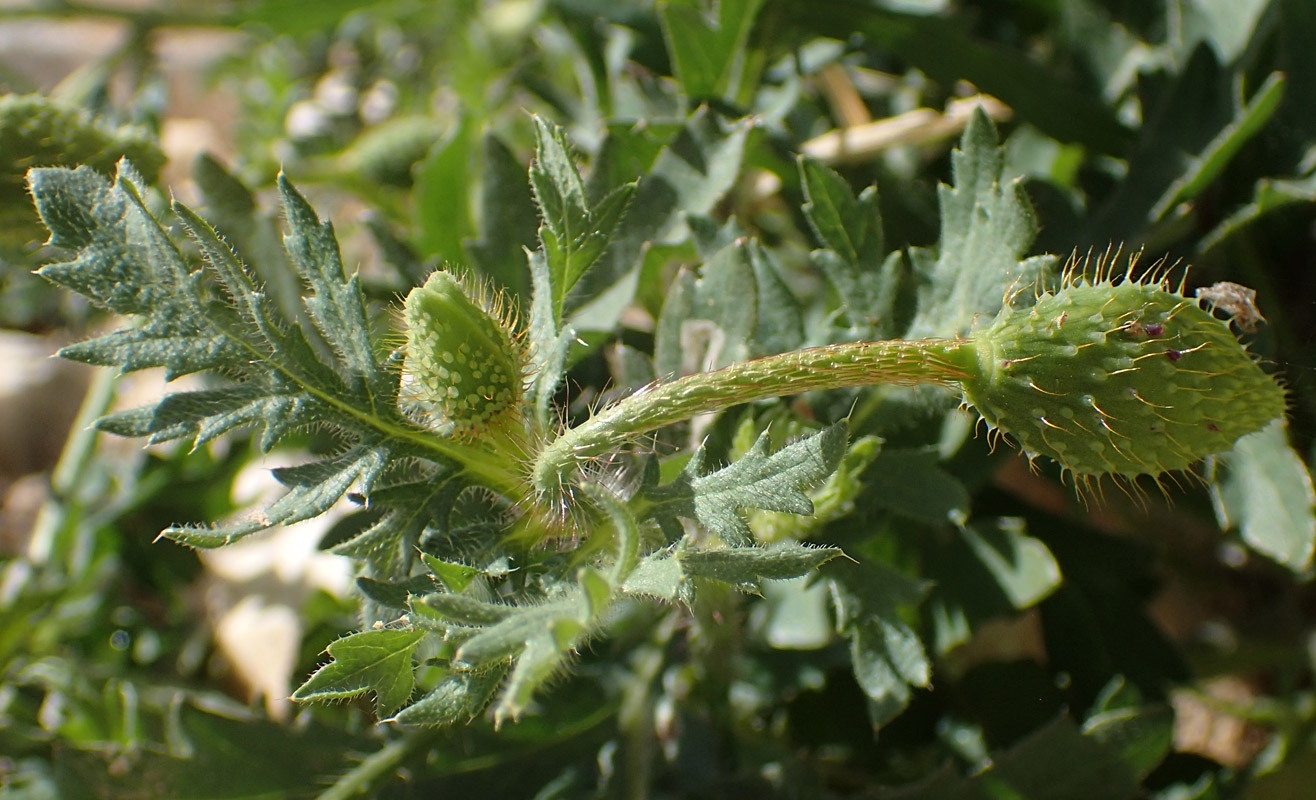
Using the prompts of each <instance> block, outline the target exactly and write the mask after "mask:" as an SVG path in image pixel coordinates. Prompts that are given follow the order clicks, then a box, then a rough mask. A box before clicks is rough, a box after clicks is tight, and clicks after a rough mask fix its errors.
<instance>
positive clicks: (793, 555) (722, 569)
mask: <svg viewBox="0 0 1316 800" xmlns="http://www.w3.org/2000/svg"><path fill="white" fill-rule="evenodd" d="M841 554H842V553H841V550H840V549H839V548H836V547H814V546H810V545H805V544H793V543H781V544H775V545H772V546H770V547H725V548H720V549H715V550H705V549H698V548H689V547H687V548H682V549H680V550H678V551H677V553H676V558H677V561H678V562H680V565H681V569H682V571H683V572H684V573H685V574H686V575H687V576H689V577H692V578H710V579H712V580H715V581H722V582H723V583H729V584H731V585H732V586H735V587H736V588H737V589H740V590H741V591H747V592H753V593H758V592H759V589H760V586H759V584H760V582H761V581H765V580H777V581H779V580H787V579H789V578H798V577H800V576H801V575H807V574H809V573H811V572H813V571H814V570H816V569H817V568H818V567H820V566H822V565H823V564H826V563H827V562H828V561H831V560H832V559H833V558H836V557H837V556H839V555H841Z"/></svg>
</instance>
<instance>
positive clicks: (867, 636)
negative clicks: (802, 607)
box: [828, 561, 932, 725]
mask: <svg viewBox="0 0 1316 800" xmlns="http://www.w3.org/2000/svg"><path fill="white" fill-rule="evenodd" d="M828 580H829V585H830V586H831V589H832V600H833V602H834V603H835V605H836V627H837V631H838V632H840V633H842V634H845V635H846V636H847V637H849V639H850V660H851V663H852V664H853V666H854V674H855V678H856V679H857V680H858V682H859V687H860V688H861V689H863V691H864V694H866V695H868V699H869V701H870V702H869V715H870V716H871V717H872V719H873V722H874V724H877V725H881V724H883V723H885V722H887V721H889V720H891V719H893V718H894V717H895V716H896V715H897V714H899V713H900V712H901V711H903V710H904V708H905V706H907V705H908V704H909V701H910V699H911V698H912V697H913V691H912V689H911V688H910V687H922V686H927V685H928V682H929V681H930V679H931V676H932V665H931V663H930V662H929V661H928V657H927V654H926V653H925V652H924V650H923V643H922V642H921V641H920V640H919V637H918V634H917V633H915V632H914V630H913V629H912V628H910V627H909V625H907V624H906V623H905V621H904V619H903V615H904V614H905V613H906V612H907V611H908V610H909V609H911V608H913V607H914V606H916V605H917V604H918V603H919V602H921V601H922V599H923V596H924V594H926V592H927V590H928V588H929V585H928V584H926V583H923V582H921V581H918V580H914V579H912V578H909V577H907V576H905V575H902V574H901V573H899V572H896V571H895V570H893V569H891V568H889V567H886V566H883V565H882V564H879V563H876V562H871V561H866V562H863V563H860V564H851V563H842V564H840V565H839V566H836V567H833V568H831V571H830V574H829V576H828Z"/></svg>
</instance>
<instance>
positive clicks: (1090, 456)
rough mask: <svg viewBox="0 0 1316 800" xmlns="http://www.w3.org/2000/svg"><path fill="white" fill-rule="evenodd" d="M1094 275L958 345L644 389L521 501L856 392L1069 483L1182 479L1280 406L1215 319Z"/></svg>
mask: <svg viewBox="0 0 1316 800" xmlns="http://www.w3.org/2000/svg"><path fill="white" fill-rule="evenodd" d="M1132 271H1133V264H1132V263H1130V265H1129V268H1128V272H1126V273H1125V274H1124V275H1122V276H1120V275H1116V274H1114V273H1113V271H1112V270H1111V269H1110V268H1109V267H1108V266H1106V265H1101V264H1098V267H1097V270H1096V276H1095V277H1094V278H1093V279H1092V280H1088V279H1086V278H1083V277H1081V272H1080V271H1079V270H1077V269H1071V270H1069V271H1067V272H1066V273H1065V275H1064V277H1063V280H1062V282H1061V286H1060V288H1059V289H1058V290H1056V291H1055V292H1053V293H1052V292H1045V293H1042V294H1040V295H1039V296H1037V297H1036V299H1035V301H1034V303H1033V304H1032V305H1028V306H1023V307H1013V306H1011V305H1008V304H1007V306H1006V307H1005V308H1004V309H1003V310H1002V311H1001V312H1000V314H999V315H998V316H997V317H996V318H995V319H994V320H993V321H992V322H991V323H990V324H987V325H984V326H980V327H979V328H977V329H976V330H974V331H972V332H971V333H970V334H969V335H968V336H967V337H965V338H963V339H923V340H917V341H904V340H891V341H882V342H854V343H848V344H839V345H831V346H827V347H818V348H811V349H807V350H798V351H794V352H789V353H783V354H781V355H776V356H770V357H767V358H760V359H757V360H754V361H748V362H745V363H741V364H734V365H732V366H729V367H726V368H723V369H720V370H716V371H713V372H706V373H700V374H696V375H690V376H687V377H684V378H680V379H678V380H673V381H667V382H660V383H657V384H654V385H651V386H648V387H646V388H644V389H642V390H640V391H638V392H636V393H635V394H633V395H631V396H630V397H627V398H626V399H624V400H622V401H620V402H618V403H616V404H615V405H612V406H610V407H608V408H605V409H603V410H601V411H600V412H598V413H597V414H595V415H594V416H593V417H591V418H590V419H589V420H587V421H585V422H584V423H582V424H580V425H578V426H576V427H574V428H572V429H570V430H567V431H565V432H564V433H563V434H562V435H561V436H559V437H558V438H557V439H555V440H553V441H552V442H551V443H549V444H548V445H547V446H546V447H545V448H544V449H543V450H542V451H541V452H540V453H539V455H538V457H537V459H536V460H535V462H534V466H533V475H532V480H533V483H534V489H535V490H536V491H537V492H538V493H540V494H553V493H559V492H561V491H562V490H563V487H564V486H565V485H567V484H569V483H570V482H571V481H572V480H574V476H575V474H576V473H577V471H578V470H579V469H580V467H581V466H582V465H583V464H584V463H586V462H588V461H589V460H590V459H593V458H597V457H599V456H601V455H604V454H606V453H609V452H612V451H614V450H616V449H618V448H620V447H622V446H624V445H625V444H626V443H627V442H629V441H632V440H633V439H634V438H635V437H637V436H639V435H640V434H643V433H645V432H647V431H651V430H654V429H656V428H659V427H662V426H664V425H668V424H671V423H674V422H678V421H681V420H684V419H688V418H690V417H692V416H694V415H696V414H700V413H705V412H710V411H716V410H719V409H722V408H726V407H729V406H731V405H735V404H738V403H745V402H750V401H753V400H757V399H761V398H765V397H774V396H779V395H787V394H796V393H799V392H803V391H809V390H813V389H836V388H842V387H848V386H862V385H868V384H901V385H911V384H937V385H943V386H951V387H958V388H959V389H960V390H961V391H962V398H963V402H964V403H965V405H967V406H969V407H971V408H973V409H974V410H976V411H977V412H978V414H979V415H981V417H982V419H983V420H985V421H986V423H987V424H988V426H989V428H990V429H991V430H992V431H993V432H997V434H998V435H999V434H1000V433H1004V434H1006V435H1008V436H1009V437H1010V438H1012V439H1014V440H1015V441H1016V442H1017V443H1018V445H1019V446H1020V447H1021V448H1022V449H1023V451H1024V453H1025V454H1026V455H1027V456H1028V457H1029V458H1034V457H1036V456H1038V455H1044V456H1047V457H1048V458H1051V459H1053V460H1055V461H1056V462H1057V463H1059V464H1060V466H1061V467H1062V468H1063V469H1064V470H1065V471H1066V472H1067V473H1069V474H1070V475H1072V476H1073V478H1074V480H1075V481H1076V483H1078V484H1081V485H1088V484H1089V483H1090V482H1091V480H1092V479H1093V478H1096V477H1099V476H1102V475H1116V476H1119V477H1121V478H1124V479H1129V480H1132V479H1135V478H1137V477H1138V476H1140V475H1149V476H1152V477H1153V478H1158V477H1159V476H1160V475H1162V474H1164V473H1167V472H1173V471H1179V470H1187V469H1190V468H1191V467H1192V465H1193V464H1194V463H1196V462H1198V461H1200V460H1202V459H1203V458H1205V457H1207V456H1210V455H1213V454H1216V453H1220V452H1223V451H1226V450H1228V449H1229V448H1230V447H1232V446H1233V443H1234V442H1235V441H1236V440H1237V439H1238V438H1239V437H1241V436H1244V435H1246V434H1249V433H1252V432H1254V431H1257V430H1260V429H1261V428H1262V427H1264V426H1265V425H1266V424H1267V423H1268V422H1270V421H1271V420H1273V419H1275V418H1277V417H1279V416H1281V415H1282V414H1283V410H1284V392H1283V390H1282V389H1281V388H1280V386H1279V384H1278V383H1276V381H1275V380H1274V378H1272V377H1271V376H1269V375H1267V374H1266V373H1265V372H1264V371H1262V369H1261V368H1260V366H1259V365H1258V364H1257V362H1256V359H1255V358H1253V356H1252V355H1250V354H1249V353H1248V351H1247V349H1246V348H1245V347H1244V346H1243V345H1242V344H1241V343H1240V342H1239V341H1238V340H1237V339H1236V338H1235V336H1234V335H1233V333H1232V332H1231V331H1230V328H1229V323H1228V322H1227V321H1224V320H1221V319H1218V318H1217V317H1215V316H1213V315H1212V314H1211V313H1210V312H1208V311H1206V310H1204V309H1202V308H1201V307H1199V305H1198V301H1197V300H1195V299H1189V298H1187V297H1184V296H1183V294H1182V291H1183V287H1182V285H1180V286H1178V287H1175V288H1171V287H1170V286H1169V285H1168V284H1167V283H1166V281H1165V276H1164V274H1158V272H1157V271H1156V270H1153V271H1152V272H1150V273H1148V274H1147V275H1146V276H1144V277H1143V278H1142V279H1141V280H1139V279H1134V278H1133V275H1132Z"/></svg>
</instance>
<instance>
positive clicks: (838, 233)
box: [798, 158, 905, 339]
mask: <svg viewBox="0 0 1316 800" xmlns="http://www.w3.org/2000/svg"><path fill="white" fill-rule="evenodd" d="M798 167H799V171H800V182H801V185H802V186H803V188H804V197H805V204H804V215H805V217H806V218H807V219H808V220H809V226H810V227H811V228H812V229H813V232H814V234H815V235H816V236H817V237H818V240H819V241H820V242H822V244H823V246H824V248H825V249H823V250H815V251H814V252H813V253H811V254H810V257H811V260H812V262H813V263H814V264H815V265H816V266H817V267H818V268H819V269H821V270H822V272H823V274H824V275H825V276H827V280H828V282H830V283H831V284H832V287H833V288H834V289H835V290H836V294H837V296H838V297H840V299H841V303H842V305H843V307H844V308H845V309H846V311H847V313H848V315H849V317H850V326H851V328H853V329H854V331H853V332H854V334H856V335H858V336H860V337H862V338H866V339H889V338H891V337H893V336H896V335H897V334H898V333H900V331H899V320H898V319H897V316H898V315H897V313H896V303H897V301H898V300H899V298H900V289H901V283H902V279H903V278H904V276H905V269H904V261H903V260H902V259H901V257H900V254H899V253H887V252H886V236H885V233H884V232H883V229H882V217H881V215H880V213H879V209H878V202H877V187H876V186H870V187H868V188H867V189H865V190H864V191H863V192H862V193H860V195H859V197H858V198H857V199H856V198H855V196H854V195H853V194H852V193H851V191H850V187H849V185H848V184H847V183H846V182H845V180H844V179H843V178H841V176H840V175H838V174H837V173H835V172H833V171H832V170H830V169H828V168H827V167H825V166H823V165H821V164H819V163H817V162H815V161H813V160H811V159H807V158H800V159H799V161H798Z"/></svg>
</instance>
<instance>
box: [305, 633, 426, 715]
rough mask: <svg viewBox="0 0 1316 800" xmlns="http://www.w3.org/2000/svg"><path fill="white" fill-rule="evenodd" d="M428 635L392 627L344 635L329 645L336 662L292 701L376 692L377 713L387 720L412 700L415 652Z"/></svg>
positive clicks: (306, 685)
mask: <svg viewBox="0 0 1316 800" xmlns="http://www.w3.org/2000/svg"><path fill="white" fill-rule="evenodd" d="M424 636H425V632H424V631H420V630H394V629H389V628H380V629H377V630H369V631H361V632H360V633H354V634H351V635H349V636H344V637H343V638H341V639H339V640H338V641H336V642H334V643H333V644H331V645H329V655H330V656H332V657H333V660H332V661H330V662H329V663H328V664H325V665H324V666H323V667H320V668H319V669H318V670H316V671H315V674H313V675H312V676H311V677H310V678H308V679H307V681H306V682H305V683H303V684H302V685H301V686H300V687H299V688H298V689H297V691H295V692H293V694H292V698H293V699H294V700H312V699H329V698H338V697H352V696H355V695H358V694H361V693H362V692H366V691H373V692H374V693H375V711H376V713H377V714H378V715H379V716H380V718H384V717H387V716H389V715H391V714H392V713H393V712H394V711H396V710H397V709H398V708H400V707H401V706H402V704H403V703H405V702H406V701H407V698H409V697H411V691H412V688H413V687H414V686H415V679H414V676H413V674H412V665H411V653H412V651H413V650H415V649H416V645H418V644H420V640H421V639H422V638H424Z"/></svg>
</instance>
